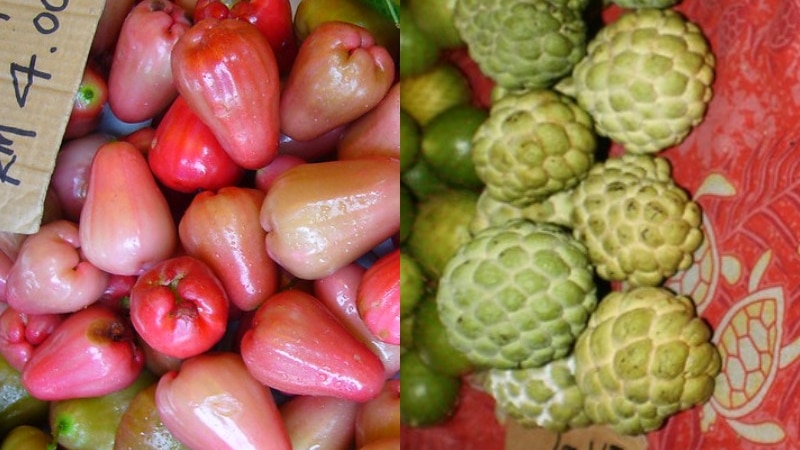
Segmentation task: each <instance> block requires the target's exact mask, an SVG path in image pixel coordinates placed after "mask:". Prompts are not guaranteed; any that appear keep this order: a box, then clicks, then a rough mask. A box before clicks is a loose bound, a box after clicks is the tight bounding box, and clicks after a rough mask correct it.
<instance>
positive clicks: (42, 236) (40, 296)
mask: <svg viewBox="0 0 800 450" xmlns="http://www.w3.org/2000/svg"><path fill="white" fill-rule="evenodd" d="M80 249H81V239H80V236H79V232H78V226H77V224H75V223H74V222H70V221H67V220H56V221H54V222H50V223H47V224H45V225H42V227H41V228H39V231H38V232H36V233H35V234H33V235H31V236H30V237H29V238H28V239H26V240H25V242H24V243H23V244H22V248H21V249H20V252H19V255H18V256H17V259H16V260H15V261H14V265H13V266H11V270H10V271H9V273H8V277H7V278H6V301H7V302H8V304H9V305H10V306H11V307H13V308H14V309H16V310H17V311H19V312H23V313H26V314H60V313H68V312H73V311H77V310H79V309H81V308H83V307H85V306H88V305H90V304H92V303H94V302H95V301H96V300H97V299H99V298H100V296H101V295H102V294H103V291H104V290H105V289H106V286H107V285H108V278H109V277H108V274H107V273H105V272H104V271H102V270H101V269H99V268H97V267H96V266H95V265H94V264H92V263H91V262H89V261H87V260H86V259H85V258H84V256H83V255H82V254H81V250H80Z"/></svg>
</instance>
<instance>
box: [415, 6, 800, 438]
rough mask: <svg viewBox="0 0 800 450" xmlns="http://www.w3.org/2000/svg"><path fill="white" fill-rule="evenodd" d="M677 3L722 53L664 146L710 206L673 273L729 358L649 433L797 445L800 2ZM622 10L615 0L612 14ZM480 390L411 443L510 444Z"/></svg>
mask: <svg viewBox="0 0 800 450" xmlns="http://www.w3.org/2000/svg"><path fill="white" fill-rule="evenodd" d="M675 9H676V10H678V11H680V12H682V13H683V14H684V15H686V17H687V18H689V19H690V20H692V21H693V22H695V23H697V24H698V25H699V26H700V27H701V28H702V30H703V32H704V33H705V35H706V37H707V38H708V40H709V43H710V45H711V47H712V50H713V51H714V54H715V56H716V61H717V64H716V73H715V80H714V85H713V92H714V96H713V98H712V100H711V103H710V104H709V107H708V110H707V113H706V117H705V120H704V121H703V122H702V123H701V124H700V125H699V126H698V127H697V128H695V129H694V130H693V131H692V132H691V134H690V135H689V136H688V137H687V138H686V139H685V140H684V141H683V142H682V143H680V144H679V145H678V146H676V147H674V148H670V149H667V150H665V151H663V152H661V153H660V156H664V157H666V158H668V159H669V160H670V161H671V162H672V166H673V176H674V178H675V180H676V182H677V183H678V184H680V185H681V186H683V187H684V188H686V189H687V190H688V191H689V192H691V193H692V195H693V197H694V199H695V200H696V201H697V202H698V203H699V204H700V205H701V207H702V209H703V227H704V231H705V233H706V240H705V242H704V243H703V245H702V246H701V248H700V249H698V251H697V253H696V261H695V263H694V264H693V265H692V266H691V267H690V268H689V269H688V270H686V271H684V272H681V273H679V274H678V275H676V276H675V277H673V278H672V279H670V280H668V281H667V283H666V285H667V286H668V287H669V288H671V289H673V290H675V291H676V292H678V293H682V294H686V295H689V296H691V297H692V298H693V299H694V301H695V303H696V304H697V308H698V313H699V314H700V315H701V316H702V317H703V318H704V319H706V320H707V321H708V323H709V324H710V325H711V326H712V327H713V329H714V338H713V339H714V342H715V343H716V344H717V345H718V347H719V349H720V352H721V354H722V357H723V366H722V372H721V374H720V376H719V378H718V382H717V386H716V390H715V393H714V395H713V397H712V398H711V400H710V401H709V402H708V403H706V404H705V405H702V406H698V407H696V408H693V409H690V410H688V411H684V412H682V413H679V414H677V415H675V416H673V417H671V418H670V419H669V420H668V421H667V423H666V425H665V426H664V427H663V428H661V429H660V430H657V431H654V432H651V433H649V434H648V435H647V440H648V449H652V450H673V449H689V450H706V449H721V448H727V449H734V448H735V449H753V450H758V449H798V448H800V420H798V417H800V407H798V406H797V402H796V398H797V397H798V395H800V386H798V384H800V376H798V375H800V0H747V1H742V0H683V1H682V2H681V3H680V4H679V5H678V6H676V7H675ZM620 13H622V10H621V9H619V8H617V7H615V6H612V7H609V8H607V9H606V10H605V11H604V12H603V19H604V21H605V22H609V21H611V20H614V19H615V18H616V17H618V16H619V14H620ZM621 151H622V149H621V148H619V147H618V146H616V145H615V146H613V147H612V149H611V152H612V154H619V153H620V152H621ZM480 395H482V394H471V396H470V397H469V399H470V400H469V406H470V407H469V408H460V409H459V411H458V413H457V417H458V420H457V421H455V422H454V423H451V424H444V425H441V426H438V427H433V428H432V429H428V430H418V431H414V432H409V433H408V434H404V435H403V439H404V441H403V448H404V449H412V448H413V449H423V450H424V449H434V448H435V449H437V450H448V449H456V448H458V449H481V450H502V449H503V448H504V441H503V436H502V434H501V433H497V428H498V427H499V428H502V425H500V424H499V423H498V422H497V421H496V420H494V419H493V418H492V417H491V410H492V407H493V404H492V402H491V399H486V398H481V397H480ZM476 399H480V400H481V401H480V402H477V403H476ZM464 424H469V426H467V427H465V425H464ZM476 424H479V425H476ZM407 437H408V439H410V441H407V440H406V438H407ZM445 437H447V438H460V439H462V440H461V441H460V443H454V442H453V440H452V439H449V440H448V439H446V438H445ZM443 438H445V439H443ZM478 442H479V443H478ZM407 444H409V445H408V446H407ZM531 448H534V447H531Z"/></svg>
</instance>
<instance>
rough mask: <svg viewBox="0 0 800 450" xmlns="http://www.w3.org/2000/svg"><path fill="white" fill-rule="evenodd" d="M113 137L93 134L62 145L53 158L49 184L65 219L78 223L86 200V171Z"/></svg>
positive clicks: (87, 175) (87, 182) (87, 177)
mask: <svg viewBox="0 0 800 450" xmlns="http://www.w3.org/2000/svg"><path fill="white" fill-rule="evenodd" d="M111 139H112V136H110V135H107V134H103V133H92V134H88V135H86V136H83V137H80V138H76V139H72V140H70V141H67V142H65V143H64V145H62V146H61V149H60V150H59V151H58V156H56V165H55V168H54V169H53V176H52V178H51V181H50V184H51V186H52V187H53V190H54V191H55V193H56V196H57V197H58V200H59V202H61V209H62V211H63V212H64V217H65V218H66V219H69V220H72V221H74V222H77V221H78V219H79V218H80V216H81V209H83V204H84V202H85V201H86V191H87V185H88V184H89V171H90V170H91V167H92V160H93V159H94V155H95V154H96V153H97V149H99V148H100V146H101V145H103V144H105V143H106V142H109V141H111Z"/></svg>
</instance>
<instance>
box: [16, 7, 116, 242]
mask: <svg viewBox="0 0 800 450" xmlns="http://www.w3.org/2000/svg"><path fill="white" fill-rule="evenodd" d="M104 5H105V1H104V0H0V41H2V42H3V43H4V45H3V46H2V48H0V230H1V231H10V232H15V233H25V234H31V233H34V232H36V231H37V230H38V229H39V225H40V222H41V219H42V207H43V204H44V198H45V194H46V193H47V187H48V184H49V182H50V176H51V175H52V172H53V168H54V166H55V159H56V154H57V153H58V149H59V148H60V146H61V138H62V136H63V134H64V130H65V128H66V125H67V120H68V119H69V114H70V111H71V109H72V104H73V97H74V93H75V91H76V89H77V87H78V85H79V83H80V81H81V78H82V76H83V69H84V65H85V63H86V59H87V56H88V53H89V47H90V45H91V43H92V39H93V37H94V32H95V29H96V28H97V22H98V20H99V18H100V14H101V13H102V11H103V6H104Z"/></svg>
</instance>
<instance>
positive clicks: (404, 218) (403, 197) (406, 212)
mask: <svg viewBox="0 0 800 450" xmlns="http://www.w3.org/2000/svg"><path fill="white" fill-rule="evenodd" d="M416 215H417V203H416V201H415V200H414V195H413V194H411V191H410V190H409V189H408V187H407V186H406V185H405V183H400V243H404V242H405V241H406V239H408V236H409V235H410V234H411V227H412V226H413V225H414V217H416Z"/></svg>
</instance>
